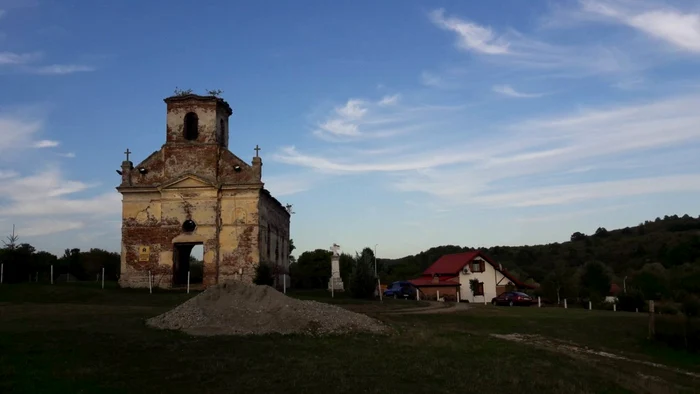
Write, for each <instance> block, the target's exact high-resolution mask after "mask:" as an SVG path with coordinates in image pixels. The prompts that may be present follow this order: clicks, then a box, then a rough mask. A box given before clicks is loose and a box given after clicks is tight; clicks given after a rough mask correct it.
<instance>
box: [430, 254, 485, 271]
mask: <svg viewBox="0 0 700 394" xmlns="http://www.w3.org/2000/svg"><path fill="white" fill-rule="evenodd" d="M478 255H479V251H478V250H477V251H473V252H464V253H454V254H446V255H444V256H442V257H440V258H439V259H438V260H437V261H436V262H434V263H433V265H431V266H430V267H428V268H427V269H426V270H425V271H423V275H431V276H432V275H434V274H438V275H458V274H459V271H461V270H462V268H464V266H465V265H467V263H469V262H470V261H472V260H474V258H475V257H476V256H478Z"/></svg>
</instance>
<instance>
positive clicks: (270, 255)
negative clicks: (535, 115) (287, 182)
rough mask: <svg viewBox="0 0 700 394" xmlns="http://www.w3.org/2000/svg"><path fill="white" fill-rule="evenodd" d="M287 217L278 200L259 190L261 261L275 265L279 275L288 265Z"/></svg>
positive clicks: (279, 278)
mask: <svg viewBox="0 0 700 394" xmlns="http://www.w3.org/2000/svg"><path fill="white" fill-rule="evenodd" d="M289 219H290V216H289V213H288V212H287V210H286V209H285V208H284V207H283V206H282V205H281V203H280V202H279V201H277V200H276V199H275V198H273V197H271V196H270V195H269V194H268V193H267V192H266V191H261V192H260V229H261V232H262V234H261V237H260V239H261V242H260V249H259V250H260V256H261V261H264V262H268V263H271V264H273V265H276V266H277V271H278V273H279V274H280V275H281V274H282V273H284V272H286V271H287V268H288V266H289V238H290V233H289V222H290V220H289ZM277 279H278V280H281V279H282V278H281V277H278V278H277ZM280 283H281V282H280Z"/></svg>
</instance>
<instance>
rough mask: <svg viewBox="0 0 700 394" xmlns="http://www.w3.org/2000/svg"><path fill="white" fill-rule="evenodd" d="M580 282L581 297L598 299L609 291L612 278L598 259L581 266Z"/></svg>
mask: <svg viewBox="0 0 700 394" xmlns="http://www.w3.org/2000/svg"><path fill="white" fill-rule="evenodd" d="M580 283H581V289H580V294H581V296H582V297H588V298H589V299H591V300H593V301H600V300H602V299H603V298H605V296H606V295H607V294H608V293H609V292H610V284H611V283H612V278H611V277H610V274H609V273H608V269H607V267H606V266H605V265H604V264H603V263H601V262H600V261H595V260H594V261H590V262H588V263H586V265H584V266H583V269H582V271H581V279H580Z"/></svg>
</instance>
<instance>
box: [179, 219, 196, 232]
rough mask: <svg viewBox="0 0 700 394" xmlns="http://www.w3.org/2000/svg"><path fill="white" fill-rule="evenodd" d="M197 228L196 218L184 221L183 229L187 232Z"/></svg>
mask: <svg viewBox="0 0 700 394" xmlns="http://www.w3.org/2000/svg"><path fill="white" fill-rule="evenodd" d="M195 228H197V223H195V222H194V220H191V219H187V220H185V222H184V223H182V231H184V232H186V233H191V232H192V231H194V229H195Z"/></svg>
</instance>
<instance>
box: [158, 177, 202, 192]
mask: <svg viewBox="0 0 700 394" xmlns="http://www.w3.org/2000/svg"><path fill="white" fill-rule="evenodd" d="M199 187H214V185H213V184H212V183H210V182H208V181H206V180H204V179H202V178H200V177H198V176H195V175H185V176H182V177H180V178H177V179H175V180H172V181H170V182H167V183H165V184H163V185H162V186H161V189H189V188H199Z"/></svg>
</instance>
